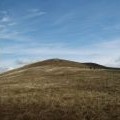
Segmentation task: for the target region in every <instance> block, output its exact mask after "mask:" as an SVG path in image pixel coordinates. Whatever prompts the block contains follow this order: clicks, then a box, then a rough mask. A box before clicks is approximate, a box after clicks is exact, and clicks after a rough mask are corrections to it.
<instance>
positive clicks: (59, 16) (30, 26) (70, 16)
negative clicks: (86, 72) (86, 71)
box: [0, 0, 120, 71]
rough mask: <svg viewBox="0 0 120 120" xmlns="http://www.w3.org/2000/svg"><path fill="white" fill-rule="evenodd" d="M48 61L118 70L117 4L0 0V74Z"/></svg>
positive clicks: (119, 3) (104, 0)
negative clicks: (75, 62) (93, 65)
mask: <svg viewBox="0 0 120 120" xmlns="http://www.w3.org/2000/svg"><path fill="white" fill-rule="evenodd" d="M50 58H60V59H67V60H74V61H78V62H95V63H98V64H102V65H106V66H111V67H120V0H0V71H5V70H10V69H13V68H16V67H20V66H22V65H25V64H29V63H32V62H36V61H41V60H44V59H50Z"/></svg>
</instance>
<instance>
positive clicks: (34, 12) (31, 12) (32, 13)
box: [25, 9, 46, 19]
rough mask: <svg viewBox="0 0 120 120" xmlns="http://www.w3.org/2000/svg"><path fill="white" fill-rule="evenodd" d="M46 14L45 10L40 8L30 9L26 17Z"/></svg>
mask: <svg viewBox="0 0 120 120" xmlns="http://www.w3.org/2000/svg"><path fill="white" fill-rule="evenodd" d="M45 14H46V12H45V11H41V10H39V9H30V10H28V15H26V16H25V18H26V19H29V18H35V17H39V16H42V15H45Z"/></svg>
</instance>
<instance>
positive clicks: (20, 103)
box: [0, 61, 120, 120]
mask: <svg viewBox="0 0 120 120" xmlns="http://www.w3.org/2000/svg"><path fill="white" fill-rule="evenodd" d="M66 62H67V61H65V62H61V61H59V63H58V62H57V63H56V62H55V63H53V62H51V61H49V62H48V63H47V64H46V63H42V65H41V64H33V65H30V66H25V67H23V68H21V69H17V70H14V71H11V72H8V73H5V74H1V75H0V120H120V71H119V70H112V69H102V68H101V69H97V68H96V69H91V68H90V67H86V66H85V67H84V65H82V64H80V66H79V65H78V67H77V64H78V63H72V62H68V63H69V64H66ZM64 63H65V64H66V66H65V65H64Z"/></svg>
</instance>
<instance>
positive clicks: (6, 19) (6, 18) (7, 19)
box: [0, 16, 11, 22]
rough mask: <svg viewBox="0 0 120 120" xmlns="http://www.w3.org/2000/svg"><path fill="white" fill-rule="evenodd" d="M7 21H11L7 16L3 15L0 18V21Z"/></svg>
mask: <svg viewBox="0 0 120 120" xmlns="http://www.w3.org/2000/svg"><path fill="white" fill-rule="evenodd" d="M9 21H11V19H10V17H9V16H4V17H3V18H2V19H1V20H0V22H9Z"/></svg>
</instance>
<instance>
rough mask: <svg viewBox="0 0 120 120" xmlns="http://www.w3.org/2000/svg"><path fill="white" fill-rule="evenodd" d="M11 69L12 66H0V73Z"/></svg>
mask: <svg viewBox="0 0 120 120" xmlns="http://www.w3.org/2000/svg"><path fill="white" fill-rule="evenodd" d="M12 69H13V68H12V67H0V73H3V72H6V71H9V70H12Z"/></svg>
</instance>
